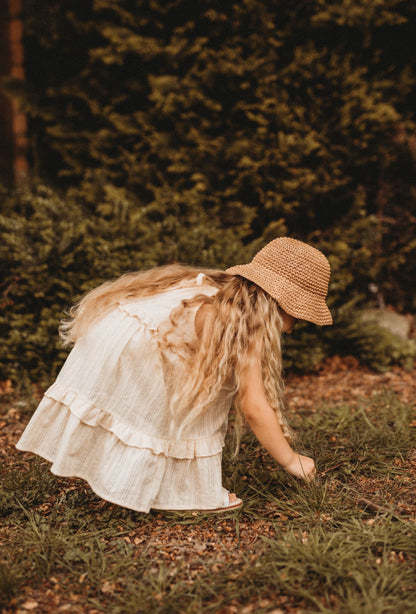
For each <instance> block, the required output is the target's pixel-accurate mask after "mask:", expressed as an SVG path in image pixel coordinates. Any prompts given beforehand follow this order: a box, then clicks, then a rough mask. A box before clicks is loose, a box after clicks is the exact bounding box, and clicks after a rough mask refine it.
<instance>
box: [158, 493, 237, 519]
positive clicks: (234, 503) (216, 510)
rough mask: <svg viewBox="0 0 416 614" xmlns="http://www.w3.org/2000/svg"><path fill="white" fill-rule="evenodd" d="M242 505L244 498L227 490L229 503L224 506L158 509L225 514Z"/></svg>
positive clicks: (183, 512) (176, 511)
mask: <svg viewBox="0 0 416 614" xmlns="http://www.w3.org/2000/svg"><path fill="white" fill-rule="evenodd" d="M230 494H231V495H234V498H233V499H232V501H230ZM240 507H243V500H242V499H239V498H238V497H236V496H235V494H234V493H229V492H228V491H227V503H226V504H225V505H223V506H222V507H214V508H212V509H206V510H186V509H185V510H157V511H159V512H160V511H165V512H174V513H181V514H186V513H188V514H224V513H225V512H233V511H234V510H238V509H240Z"/></svg>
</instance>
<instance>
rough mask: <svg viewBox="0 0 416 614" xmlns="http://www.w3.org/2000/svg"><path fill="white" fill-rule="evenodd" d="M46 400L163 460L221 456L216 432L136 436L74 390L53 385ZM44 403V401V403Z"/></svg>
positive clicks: (221, 437) (221, 441) (220, 438)
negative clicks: (173, 436)
mask: <svg viewBox="0 0 416 614" xmlns="http://www.w3.org/2000/svg"><path fill="white" fill-rule="evenodd" d="M45 399H50V400H52V401H56V402H58V403H61V405H64V406H66V407H67V408H68V410H69V411H70V412H71V414H73V415H74V416H75V417H76V418H77V419H78V420H79V421H80V422H82V423H84V424H87V425H88V426H92V427H97V426H100V427H101V428H103V429H105V430H106V431H109V432H111V433H112V434H113V435H115V436H116V437H117V438H118V439H119V440H120V441H121V442H122V443H123V444H125V445H126V446H132V447H135V448H139V449H148V450H151V451H152V452H153V454H163V455H164V456H166V457H172V458H178V459H192V458H198V457H204V456H214V455H215V454H218V453H220V452H222V448H223V446H224V435H223V433H222V432H218V433H216V434H214V435H211V436H210V437H201V438H198V439H189V440H171V439H163V438H160V437H155V436H152V435H149V434H147V433H142V432H137V431H135V430H134V429H133V428H132V427H131V426H130V425H127V424H123V422H122V421H120V420H118V419H117V418H116V417H115V416H113V415H112V414H111V413H109V412H107V411H105V410H104V409H102V408H100V407H97V406H96V405H94V404H93V403H91V401H89V400H88V399H85V398H83V397H82V396H81V395H80V394H79V393H77V392H76V391H75V390H68V389H66V388H64V387H63V386H62V385H61V384H60V383H59V382H55V383H54V384H52V386H51V387H50V388H49V389H48V390H47V391H46V393H45ZM43 403H45V401H43Z"/></svg>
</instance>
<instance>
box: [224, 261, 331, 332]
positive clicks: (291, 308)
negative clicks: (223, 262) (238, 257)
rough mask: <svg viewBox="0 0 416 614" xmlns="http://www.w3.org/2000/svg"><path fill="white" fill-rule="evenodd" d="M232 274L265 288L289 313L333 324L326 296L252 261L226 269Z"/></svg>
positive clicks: (316, 321)
mask: <svg viewBox="0 0 416 614" xmlns="http://www.w3.org/2000/svg"><path fill="white" fill-rule="evenodd" d="M225 272H226V273H229V274H230V275H241V276H242V277H245V278H246V279H249V280H250V281H253V282H254V283H255V284H257V285H258V286H260V288H262V289H263V290H265V291H266V292H267V293H268V294H270V296H271V297H272V298H274V299H275V300H276V301H277V302H278V303H279V305H280V307H282V309H284V311H286V313H288V314H289V315H291V316H293V317H294V318H296V319H298V320H306V321H307V322H312V323H313V324H317V325H318V326H325V325H329V324H332V315H331V312H330V311H329V309H328V305H327V304H326V302H325V298H324V297H320V296H318V295H316V294H312V293H311V292H308V291H307V290H306V289H305V288H301V287H300V286H298V285H297V284H295V283H293V282H291V281H290V280H288V279H286V278H283V277H280V276H279V275H277V274H276V273H273V277H272V278H271V276H270V272H268V271H265V272H264V273H263V272H262V270H261V269H260V268H259V267H256V268H254V267H253V265H252V264H251V263H249V264H239V265H237V266H233V267H230V268H229V269H226V271H225Z"/></svg>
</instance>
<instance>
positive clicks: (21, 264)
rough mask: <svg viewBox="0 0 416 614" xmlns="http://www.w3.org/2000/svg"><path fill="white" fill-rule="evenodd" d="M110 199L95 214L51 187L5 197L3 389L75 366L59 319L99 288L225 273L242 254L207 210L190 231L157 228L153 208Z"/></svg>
mask: <svg viewBox="0 0 416 614" xmlns="http://www.w3.org/2000/svg"><path fill="white" fill-rule="evenodd" d="M105 192H106V191H105V189H104V190H103V193H102V195H101V196H102V198H103V200H102V203H101V205H100V206H99V207H97V208H96V209H95V210H94V211H91V210H89V209H88V206H86V205H85V204H81V203H80V202H79V201H78V200H76V199H75V198H74V197H71V196H70V195H67V196H66V197H65V198H63V197H60V196H58V195H57V194H56V192H54V191H52V190H51V189H50V188H48V187H45V186H43V185H39V186H37V187H35V188H34V189H32V190H30V189H26V190H23V191H19V192H15V193H8V192H7V191H6V190H3V191H2V192H1V194H0V197H1V214H0V262H1V268H2V277H1V280H0V335H1V338H2V344H1V346H0V381H1V380H2V379H6V378H7V377H12V378H13V379H14V380H17V379H18V378H19V377H20V376H21V374H22V371H25V372H26V373H27V374H28V375H29V376H30V378H31V379H32V380H36V379H37V380H39V379H42V378H46V379H48V378H50V377H51V376H53V375H55V374H56V371H57V369H58V368H59V367H60V365H61V364H62V362H63V360H64V358H65V356H66V351H64V350H63V349H62V348H61V346H60V342H59V339H58V334H57V327H58V322H59V319H60V318H61V317H62V315H63V312H64V310H66V309H68V307H70V306H71V305H72V304H73V303H74V302H76V301H77V300H78V299H80V298H81V296H82V295H83V294H84V293H86V292H87V291H89V290H91V289H92V288H94V287H95V286H97V285H99V284H100V283H102V282H104V281H107V280H108V279H111V278H114V277H117V276H119V275H121V274H122V273H124V272H127V271H132V270H139V269H144V268H149V267H152V266H156V265H160V264H166V263H169V262H174V261H177V260H179V261H183V262H188V263H189V264H194V265H196V266H198V265H204V266H213V267H214V266H220V267H222V268H225V266H226V264H227V262H228V261H230V260H235V259H236V253H237V252H238V251H239V250H241V241H240V239H239V236H238V232H237V231H235V230H233V229H230V230H221V229H219V228H217V227H216V225H215V219H212V218H210V219H208V216H207V215H206V213H205V212H204V210H203V209H202V208H198V207H194V211H193V214H192V216H191V215H190V216H187V217H186V222H184V223H180V221H179V219H178V217H177V216H175V215H171V216H169V215H165V217H164V218H163V219H159V220H158V219H155V217H156V216H155V211H154V210H153V209H152V208H149V209H148V210H145V209H143V208H142V209H138V208H137V206H136V205H135V204H134V205H133V203H131V202H129V201H128V200H126V199H123V198H122V196H121V192H120V193H118V195H117V194H115V193H114V190H113V189H110V193H109V194H107V197H106V194H105ZM106 198H107V200H106ZM177 206H179V204H177Z"/></svg>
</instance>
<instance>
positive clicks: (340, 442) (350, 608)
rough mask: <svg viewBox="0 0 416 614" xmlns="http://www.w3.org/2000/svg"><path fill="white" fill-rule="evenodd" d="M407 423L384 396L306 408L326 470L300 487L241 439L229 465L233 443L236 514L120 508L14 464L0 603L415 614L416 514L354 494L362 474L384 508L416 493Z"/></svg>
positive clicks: (170, 611) (311, 440)
mask: <svg viewBox="0 0 416 614" xmlns="http://www.w3.org/2000/svg"><path fill="white" fill-rule="evenodd" d="M413 419H414V409H413V408H411V407H409V406H407V405H404V404H402V403H400V402H399V401H398V400H397V398H396V397H394V396H392V395H390V394H388V393H386V394H383V395H381V396H377V397H374V398H372V399H371V400H369V401H365V402H364V401H362V402H360V403H358V404H357V405H356V406H347V405H344V406H337V407H331V406H327V407H322V408H319V410H317V411H315V412H312V413H311V414H310V415H309V416H307V417H305V418H304V419H303V421H302V424H298V425H297V429H298V432H299V434H300V436H299V446H300V447H302V448H304V449H305V450H306V451H309V453H311V454H312V456H314V457H315V458H316V460H317V466H318V471H323V472H324V473H323V475H322V477H321V478H318V479H317V480H316V481H315V482H314V483H312V484H310V485H305V484H303V483H302V482H300V481H299V480H296V479H294V478H291V476H288V475H287V474H286V473H285V472H284V471H282V470H281V469H279V468H278V466H277V465H276V463H274V461H273V460H272V459H271V458H270V457H269V456H268V455H267V454H266V453H265V452H264V451H262V450H261V448H260V447H259V445H258V444H257V442H256V440H255V439H254V437H253V436H252V435H251V434H249V433H247V434H245V435H244V437H243V441H242V446H241V450H240V454H239V456H238V457H237V458H233V457H232V449H233V443H232V441H231V439H230V441H229V442H228V445H227V449H226V451H225V458H224V467H225V469H224V482H225V485H226V486H227V487H228V488H230V489H231V490H234V491H235V492H236V493H237V494H238V495H239V496H242V497H243V499H244V501H245V506H244V508H243V511H236V512H232V513H230V514H228V515H225V516H220V515H219V516H210V515H203V514H200V515H194V514H192V513H168V512H166V513H159V512H152V513H150V514H141V513H138V512H134V511H131V510H127V509H123V508H120V507H117V506H115V505H111V504H109V503H107V502H103V501H102V500H100V499H99V498H98V497H97V496H96V495H95V494H94V493H93V492H92V491H91V490H90V489H89V488H88V486H87V485H86V484H85V483H84V482H82V481H81V480H67V479H60V478H56V477H55V476H53V475H52V474H51V473H50V472H49V469H48V464H47V463H45V462H44V461H42V460H39V459H35V458H34V457H27V456H24V455H16V456H14V457H13V461H14V462H10V463H8V464H7V465H4V467H3V480H2V482H1V487H0V518H1V519H2V520H0V541H1V543H2V546H1V548H0V604H1V605H2V606H3V607H4V608H6V607H7V604H10V603H14V604H17V605H19V604H21V603H23V602H24V600H25V599H28V598H29V597H30V599H32V600H35V601H36V602H37V603H38V604H39V606H38V607H39V611H42V612H53V611H54V610H56V607H55V605H50V604H53V603H55V602H53V601H51V597H50V595H54V596H56V598H57V599H58V602H59V599H61V600H62V602H63V603H67V602H68V603H72V602H71V599H72V600H74V599H75V598H76V603H75V602H74V603H75V605H76V607H79V605H77V604H79V603H82V604H84V605H83V606H82V608H84V610H83V611H85V612H87V611H88V609H95V610H97V611H98V612H103V613H108V614H110V613H111V614H140V613H143V614H144V613H151V614H197V613H199V612H201V611H204V612H207V613H208V614H214V613H218V612H221V614H232V613H234V612H237V611H238V612H243V613H244V614H251V613H252V612H253V613H257V612H259V613H261V612H265V613H266V612H269V611H273V609H280V610H282V612H299V613H304V614H314V613H316V614H318V613H322V614H327V613H329V612H336V613H339V614H389V613H390V612H391V613H393V612H397V613H399V614H400V613H403V614H404V613H406V614H407V613H408V612H412V611H416V580H415V579H416V524H415V518H414V511H413V516H412V514H411V513H410V512H409V513H407V514H405V513H403V512H402V511H401V510H393V511H394V513H393V511H392V513H389V512H388V509H387V507H386V509H384V508H383V507H380V509H379V511H377V508H376V511H374V510H373V511H372V510H371V509H368V508H365V507H362V506H360V505H359V500H360V496H361V494H362V491H360V492H359V491H358V490H357V489H358V485H359V486H360V488H362V485H363V484H366V480H367V478H368V480H369V482H368V484H369V487H368V488H369V489H368V491H366V492H365V494H366V497H367V498H368V499H373V498H374V497H375V494H377V497H378V499H377V500H378V501H380V499H381V501H382V503H383V505H384V504H387V503H388V504H389V507H392V506H393V507H394V506H395V504H396V502H395V501H394V500H393V501H391V500H388V495H389V492H388V487H387V486H386V484H387V482H388V480H391V479H392V478H394V480H395V483H398V482H400V480H403V492H408V491H409V489H410V490H411V489H412V488H414V487H415V485H416V475H415V467H414V466H413V470H411V469H410V464H409V463H410V460H409V459H411V454H412V450H414V446H415V430H416V429H412V428H409V424H410V422H411V421H412V420H413ZM28 458H30V460H28ZM370 480H371V489H370ZM406 480H407V481H406ZM374 484H375V486H374ZM374 488H376V490H374ZM412 509H414V508H412ZM45 587H47V590H46V592H45ZM47 591H49V597H48V596H47V595H48V593H47ZM74 595H75V597H74ZM13 600H14V601H13ZM75 605H74V608H75ZM74 611H76V610H75V609H74Z"/></svg>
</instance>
